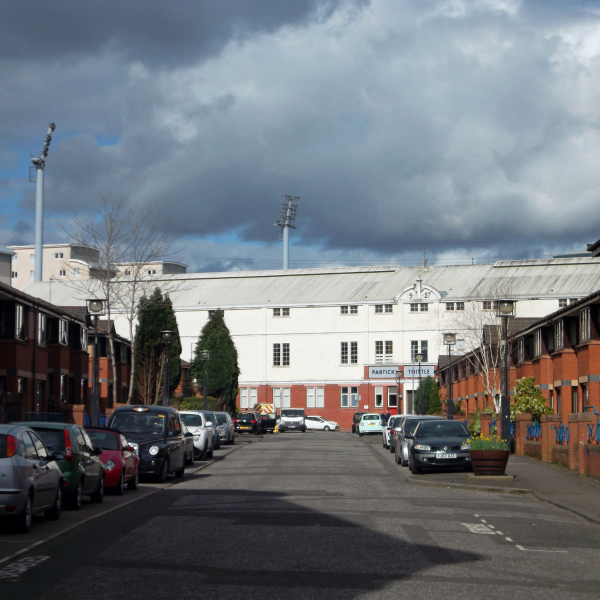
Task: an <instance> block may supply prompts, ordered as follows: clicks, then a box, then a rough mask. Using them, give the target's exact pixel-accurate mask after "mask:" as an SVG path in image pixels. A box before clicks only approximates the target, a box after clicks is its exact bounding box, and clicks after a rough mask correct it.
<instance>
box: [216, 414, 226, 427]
mask: <svg viewBox="0 0 600 600" xmlns="http://www.w3.org/2000/svg"><path fill="white" fill-rule="evenodd" d="M215 417H217V423H218V424H219V425H227V415H215Z"/></svg>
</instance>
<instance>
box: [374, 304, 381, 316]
mask: <svg viewBox="0 0 600 600" xmlns="http://www.w3.org/2000/svg"><path fill="white" fill-rule="evenodd" d="M375 312H376V313H378V314H379V313H383V304H376V305H375Z"/></svg>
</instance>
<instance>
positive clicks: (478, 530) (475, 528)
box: [462, 523, 496, 535]
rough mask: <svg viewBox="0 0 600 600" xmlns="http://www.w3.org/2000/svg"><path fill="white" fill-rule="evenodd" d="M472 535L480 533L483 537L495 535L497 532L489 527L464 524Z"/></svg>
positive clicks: (478, 524)
mask: <svg viewBox="0 0 600 600" xmlns="http://www.w3.org/2000/svg"><path fill="white" fill-rule="evenodd" d="M462 525H464V526H465V527H466V528H467V529H468V530H469V531H470V532H471V533H479V534H481V535H495V534H496V532H495V531H492V530H491V529H490V528H489V527H488V526H487V525H481V524H480V523H462Z"/></svg>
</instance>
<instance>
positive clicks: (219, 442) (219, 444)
mask: <svg viewBox="0 0 600 600" xmlns="http://www.w3.org/2000/svg"><path fill="white" fill-rule="evenodd" d="M220 448H221V440H219V439H217V447H216V448H215V450H219V449H220Z"/></svg>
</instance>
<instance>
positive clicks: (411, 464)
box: [408, 453, 423, 475]
mask: <svg viewBox="0 0 600 600" xmlns="http://www.w3.org/2000/svg"><path fill="white" fill-rule="evenodd" d="M408 468H409V469H410V472H411V473H412V474H413V475H420V474H421V473H422V472H423V469H419V467H417V465H415V459H414V458H413V455H412V454H410V453H409V454H408Z"/></svg>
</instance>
